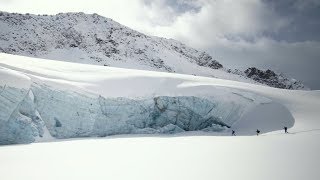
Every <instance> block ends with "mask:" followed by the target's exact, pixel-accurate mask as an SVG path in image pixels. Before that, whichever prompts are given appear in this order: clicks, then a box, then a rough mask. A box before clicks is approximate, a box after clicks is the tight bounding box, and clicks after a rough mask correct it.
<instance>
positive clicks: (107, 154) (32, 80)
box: [0, 54, 320, 180]
mask: <svg viewBox="0 0 320 180" xmlns="http://www.w3.org/2000/svg"><path fill="white" fill-rule="evenodd" d="M0 75H1V77H0V86H1V89H0V100H1V101H0V106H1V109H0V139H1V143H3V144H12V143H30V142H40V141H50V142H43V143H33V144H29V145H22V146H15V145H12V146H1V147H0V174H1V177H2V178H3V179H88V178H93V177H94V179H297V180H298V179H310V180H317V179H319V178H320V175H319V172H318V168H319V160H320V158H319V157H320V156H319V150H320V144H319V141H318V139H319V138H320V133H319V132H320V130H319V129H320V121H319V120H318V117H319V115H320V114H319V113H320V101H319V100H320V92H319V91H292V90H281V89H276V88H270V87H266V86H260V85H253V84H248V83H242V82H235V81H229V80H221V79H215V78H206V77H198V76H190V75H181V74H173V73H172V74H171V73H161V72H151V71H141V70H127V69H120V68H110V67H102V66H94V65H83V64H75V63H67V62H59V61H48V60H46V61H45V60H41V59H34V58H26V57H21V56H14V55H8V54H0ZM91 104H92V105H91ZM283 126H288V127H290V128H289V134H284V133H283V132H282V131H283V130H281V129H282V128H283ZM231 129H234V130H235V131H236V134H237V136H235V137H228V136H226V135H230V134H231ZM256 129H260V130H261V132H262V133H263V134H262V135H261V136H241V135H254V134H255V130H256ZM279 130H281V131H279ZM159 133H161V134H162V135H160V134H159ZM171 133H174V134H171ZM115 134H126V135H117V136H108V137H107V138H99V139H97V138H95V137H97V136H107V135H115ZM128 134H131V135H128ZM132 134H136V135H132ZM138 134H140V135H138ZM141 134H149V135H141ZM151 134H152V135H151ZM220 135H224V136H220ZM88 136H90V137H92V138H89V139H88V138H87V139H78V140H74V141H68V140H62V139H66V138H70V137H88ZM141 136H148V137H141ZM52 141H54V142H52ZM17 172H19V173H17Z"/></svg>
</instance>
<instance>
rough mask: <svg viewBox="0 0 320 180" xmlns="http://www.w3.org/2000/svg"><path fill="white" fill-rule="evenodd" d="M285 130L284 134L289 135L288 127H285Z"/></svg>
mask: <svg viewBox="0 0 320 180" xmlns="http://www.w3.org/2000/svg"><path fill="white" fill-rule="evenodd" d="M283 129H284V133H286V134H287V133H288V127H286V126H285V127H284V128H283Z"/></svg>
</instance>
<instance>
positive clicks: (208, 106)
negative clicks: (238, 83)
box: [0, 83, 266, 144]
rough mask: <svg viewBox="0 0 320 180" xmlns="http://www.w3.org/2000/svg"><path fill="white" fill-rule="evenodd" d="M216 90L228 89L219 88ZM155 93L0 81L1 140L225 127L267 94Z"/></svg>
mask: <svg viewBox="0 0 320 180" xmlns="http://www.w3.org/2000/svg"><path fill="white" fill-rule="evenodd" d="M218 91H225V90H221V89H217V94H219V92H218ZM229 95H230V98H228V99H223V98H219V97H214V96H211V97H195V96H175V97H170V96H156V97H140V98H133V99H132V98H127V97H117V98H108V97H102V96H100V95H96V94H81V93H79V92H75V91H61V90H57V89H54V88H52V87H50V86H47V85H45V84H38V83H32V84H31V86H30V88H29V89H19V88H15V87H8V86H1V92H0V102H1V103H0V107H1V108H0V144H16V143H31V142H34V141H36V140H37V139H38V138H40V139H41V137H42V136H43V133H44V129H48V130H49V132H50V134H51V136H52V137H54V138H59V139H63V138H74V137H90V136H94V137H97V136H98V137H100V136H108V135H115V134H137V133H139V134H155V133H178V132H184V131H199V130H200V131H223V130H226V129H228V128H230V127H231V126H232V124H233V123H234V122H236V121H237V120H238V119H240V118H241V116H242V115H243V114H245V113H246V112H247V111H248V110H249V109H250V108H252V107H255V106H257V105H258V104H260V103H261V102H263V101H266V99H265V98H262V97H261V98H259V97H258V96H255V95H253V94H248V93H246V94H245V96H248V95H250V96H254V98H255V99H256V100H254V99H249V98H244V97H241V96H239V94H237V93H234V92H232V91H230V94H229Z"/></svg>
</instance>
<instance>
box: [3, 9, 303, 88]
mask: <svg viewBox="0 0 320 180" xmlns="http://www.w3.org/2000/svg"><path fill="white" fill-rule="evenodd" d="M0 52H4V53H9V54H16V55H24V56H31V57H39V58H45V59H56V60H61V61H72V62H78V63H85V64H95V65H102V66H113V67H123V68H131V69H143V70H153V71H164V72H175V73H182V74H193V75H200V76H208V77H216V78H222V79H229V80H235V81H242V82H248V83H258V84H265V85H268V86H271V87H276V88H284V89H307V88H306V87H305V86H304V85H303V84H302V83H301V82H300V81H297V80H294V79H290V78H287V77H285V76H284V75H282V74H276V73H274V72H273V71H271V70H267V71H262V70H259V69H257V68H255V67H253V68H249V69H247V70H246V71H244V72H243V71H240V70H230V69H227V68H225V67H223V65H222V64H220V63H219V62H218V61H217V60H215V59H214V58H212V57H211V56H210V55H209V54H208V53H206V52H203V51H199V50H196V49H193V48H191V47H188V46H186V45H184V44H182V43H180V42H178V41H176V40H173V39H165V38H160V37H155V36H147V35H145V34H142V33H140V32H137V31H135V30H132V29H130V28H128V27H126V26H124V25H121V24H119V23H117V22H115V21H113V20H112V19H109V18H105V17H102V16H100V15H98V14H84V13H59V14H57V15H31V14H17V13H7V12H0Z"/></svg>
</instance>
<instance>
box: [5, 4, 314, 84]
mask: <svg viewBox="0 0 320 180" xmlns="http://www.w3.org/2000/svg"><path fill="white" fill-rule="evenodd" d="M0 10H2V11H7V12H21V13H27V12H28V13H34V14H56V13H59V12H78V11H82V12H86V13H98V14H100V15H102V16H105V17H109V18H112V19H114V20H115V21H118V22H120V23H121V24H124V25H126V26H128V27H130V28H133V29H135V30H138V31H140V32H143V33H146V34H148V35H155V36H162V37H166V38H173V39H177V40H179V41H182V42H183V43H185V44H187V45H189V46H191V47H194V48H198V49H202V50H206V51H207V52H208V53H210V54H211V55H212V56H213V57H214V58H216V59H217V60H218V61H220V62H221V63H222V64H224V65H225V66H227V67H230V68H240V69H243V68H245V67H248V66H258V67H262V68H271V69H273V70H276V71H280V72H284V73H286V74H287V75H289V76H291V77H295V78H296V79H299V80H302V81H303V82H304V83H305V84H306V85H308V86H309V87H311V88H312V89H320V78H319V77H320V70H319V68H320V33H319V32H320V0H101V1H100V0H54V1H50V0H0Z"/></svg>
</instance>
